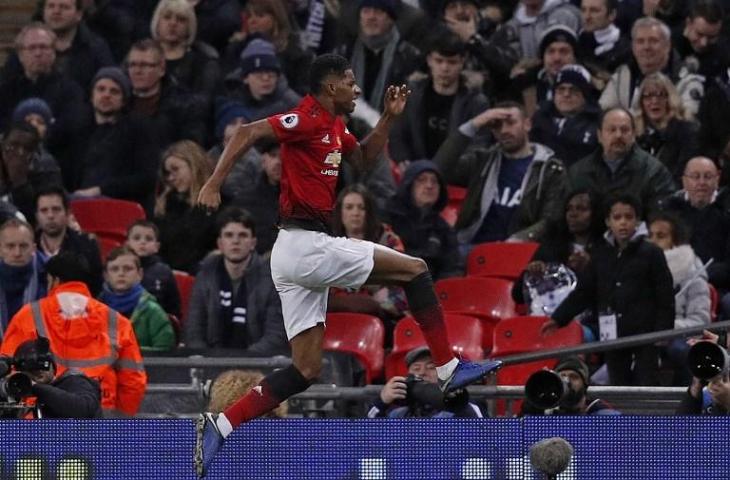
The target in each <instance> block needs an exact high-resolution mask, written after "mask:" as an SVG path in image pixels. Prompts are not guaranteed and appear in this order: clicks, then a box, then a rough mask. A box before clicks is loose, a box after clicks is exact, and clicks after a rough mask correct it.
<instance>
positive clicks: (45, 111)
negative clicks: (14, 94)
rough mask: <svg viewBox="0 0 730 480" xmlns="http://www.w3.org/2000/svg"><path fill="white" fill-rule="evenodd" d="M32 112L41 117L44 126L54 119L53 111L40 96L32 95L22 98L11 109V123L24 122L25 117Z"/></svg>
mask: <svg viewBox="0 0 730 480" xmlns="http://www.w3.org/2000/svg"><path fill="white" fill-rule="evenodd" d="M32 113H35V114H36V115H40V116H41V117H43V121H45V122H46V126H50V125H51V124H52V123H53V121H54V118H53V112H52V111H51V107H49V106H48V104H47V103H46V101H45V100H43V99H42V98H38V97H32V98H27V99H25V100H23V101H22V102H20V103H19V104H18V105H17V106H16V107H15V110H13V123H16V122H24V121H25V117H27V116H28V115H30V114H32Z"/></svg>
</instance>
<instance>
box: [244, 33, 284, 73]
mask: <svg viewBox="0 0 730 480" xmlns="http://www.w3.org/2000/svg"><path fill="white" fill-rule="evenodd" d="M261 70H265V71H273V72H276V73H279V72H280V71H281V65H280V64H279V59H278V58H277V57H276V49H275V48H274V44H273V43H271V42H267V41H266V40H264V39H263V38H254V39H253V40H251V41H250V42H249V43H248V45H246V48H244V49H243V52H241V77H245V76H246V75H248V74H249V73H253V72H259V71H261Z"/></svg>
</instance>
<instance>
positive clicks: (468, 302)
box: [434, 277, 517, 351]
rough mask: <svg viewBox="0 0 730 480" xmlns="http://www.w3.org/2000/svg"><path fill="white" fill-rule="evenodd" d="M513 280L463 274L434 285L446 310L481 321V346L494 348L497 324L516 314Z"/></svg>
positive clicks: (489, 348)
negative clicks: (494, 331)
mask: <svg viewBox="0 0 730 480" xmlns="http://www.w3.org/2000/svg"><path fill="white" fill-rule="evenodd" d="M512 283H513V282H512V281H510V280H505V279H501V278H489V277H460V278H446V279H444V280H439V281H438V282H436V284H435V285H434V288H435V289H436V294H437V295H438V297H439V300H440V301H441V305H442V306H443V307H444V310H445V311H447V312H451V313H460V314H465V315H471V316H473V317H477V318H479V319H481V320H482V321H483V322H482V348H483V349H484V350H487V351H489V350H491V349H492V340H493V335H492V332H493V330H494V325H495V324H496V323H497V322H499V321H500V320H501V319H503V318H509V317H514V316H515V315H517V312H516V311H515V303H514V301H513V300H512Z"/></svg>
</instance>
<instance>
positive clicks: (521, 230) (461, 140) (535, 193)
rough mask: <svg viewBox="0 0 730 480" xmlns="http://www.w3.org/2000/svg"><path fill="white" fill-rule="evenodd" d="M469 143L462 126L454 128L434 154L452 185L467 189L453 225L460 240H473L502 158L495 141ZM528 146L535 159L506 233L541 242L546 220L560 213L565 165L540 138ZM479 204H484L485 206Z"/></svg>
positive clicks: (494, 187)
mask: <svg viewBox="0 0 730 480" xmlns="http://www.w3.org/2000/svg"><path fill="white" fill-rule="evenodd" d="M470 143H471V138H469V137H468V136H466V135H464V134H463V133H462V132H461V131H457V132H454V133H453V134H451V135H449V137H448V138H447V139H446V141H445V142H444V143H443V144H442V145H441V147H440V148H439V150H438V152H436V155H435V156H434V159H433V161H434V162H436V164H437V165H438V166H439V168H441V171H442V172H443V174H444V177H445V178H446V181H447V182H448V183H449V184H450V185H458V186H461V187H466V189H467V190H466V198H465V199H464V204H463V205H462V207H461V210H460V211H459V217H458V218H457V220H456V225H455V226H454V227H455V228H456V231H457V236H458V239H459V243H461V244H462V245H463V244H469V243H471V239H472V238H473V237H474V235H475V234H476V232H477V230H478V229H479V226H480V225H481V223H482V220H483V218H484V217H485V216H486V214H487V211H488V210H489V206H490V205H491V203H492V201H493V200H494V197H495V196H496V195H497V180H498V179H499V167H500V165H501V162H502V150H501V149H500V148H499V146H498V145H494V146H492V147H490V148H484V147H476V148H474V149H471V150H469V149H467V147H468V146H469V144H470ZM532 146H533V150H534V152H535V158H534V160H533V162H532V164H531V165H530V167H529V169H528V170H527V172H526V173H525V180H524V183H523V187H522V192H523V193H522V200H521V201H520V205H519V207H517V210H516V211H515V213H514V215H513V216H512V220H511V223H510V228H509V232H508V233H509V235H510V236H511V238H513V239H516V240H522V241H539V240H540V237H541V236H542V234H543V233H544V229H545V221H546V220H547V219H548V218H553V217H555V216H559V215H560V209H561V204H562V201H563V197H564V196H565V187H566V183H567V177H566V171H565V167H564V166H563V163H562V162H561V161H560V160H558V159H557V158H556V157H555V153H554V152H553V151H552V150H550V149H549V148H547V147H546V146H544V145H541V144H538V143H533V144H532ZM465 151H466V153H464V152H465ZM482 205H486V208H485V209H484V210H482Z"/></svg>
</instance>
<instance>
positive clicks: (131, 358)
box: [0, 252, 147, 416]
mask: <svg viewBox="0 0 730 480" xmlns="http://www.w3.org/2000/svg"><path fill="white" fill-rule="evenodd" d="M46 271H47V272H48V279H49V280H48V281H49V285H48V286H49V294H48V296H47V297H45V298H43V299H41V300H39V301H38V302H33V303H32V304H29V305H25V306H23V308H21V309H20V311H19V312H18V313H17V314H16V315H15V316H14V317H13V321H12V322H11V323H10V328H9V329H8V330H7V332H6V333H5V338H4V339H3V343H2V346H1V347H0V355H11V354H12V353H13V352H15V350H16V348H17V347H18V346H19V345H20V344H21V343H23V342H25V341H26V340H32V339H34V338H37V337H38V336H45V337H46V338H48V340H49V342H50V344H51V353H52V354H53V357H54V359H55V361H56V363H57V364H58V374H59V375H63V374H64V372H66V370H68V369H69V368H70V366H71V365H79V364H85V365H91V366H86V367H79V368H78V370H80V371H82V372H83V373H84V374H86V375H87V376H89V377H90V378H94V379H97V380H98V381H99V383H100V384H101V393H102V395H101V407H102V408H103V409H104V416H118V415H124V416H127V415H130V416H131V415H134V414H135V413H137V410H139V406H140V404H141V403H142V398H143V397H144V392H145V388H146V386H147V375H146V374H145V371H144V365H143V364H142V355H141V354H140V353H139V346H138V345H137V339H136V337H135V336H134V330H133V329H132V324H131V322H130V321H129V320H128V319H127V318H126V317H124V316H122V315H121V314H119V313H117V312H115V311H114V310H111V309H110V308H109V307H107V306H106V305H104V304H103V303H101V302H99V301H97V300H94V299H93V298H92V297H91V293H90V292H89V289H88V288H87V287H86V285H85V283H84V282H85V280H86V278H88V275H89V269H88V266H87V265H86V261H85V260H84V258H83V257H81V256H78V255H76V254H75V253H73V252H64V253H61V254H59V255H56V256H55V257H53V258H52V259H50V260H49V261H48V263H47V264H46ZM110 352H114V354H113V355H110Z"/></svg>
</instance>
